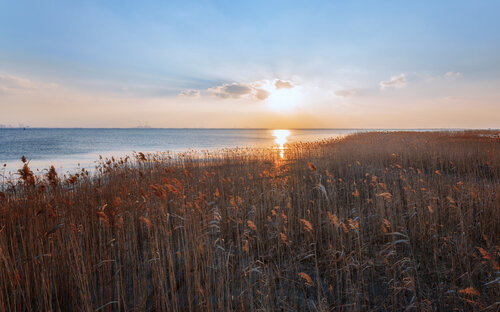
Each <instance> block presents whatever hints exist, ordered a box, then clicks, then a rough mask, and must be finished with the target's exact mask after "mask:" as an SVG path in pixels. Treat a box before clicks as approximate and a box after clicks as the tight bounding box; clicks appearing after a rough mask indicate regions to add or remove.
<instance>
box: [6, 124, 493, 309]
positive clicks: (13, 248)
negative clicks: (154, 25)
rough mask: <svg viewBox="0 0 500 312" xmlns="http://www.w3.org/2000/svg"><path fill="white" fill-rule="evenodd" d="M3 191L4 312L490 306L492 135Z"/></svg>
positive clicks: (151, 158) (267, 155) (151, 167)
mask: <svg viewBox="0 0 500 312" xmlns="http://www.w3.org/2000/svg"><path fill="white" fill-rule="evenodd" d="M28 167H29V164H27V165H26V166H25V167H24V168H23V169H22V170H20V175H19V176H20V178H21V179H20V180H19V181H18V182H11V183H6V184H5V185H4V186H5V188H4V191H3V192H1V193H0V310H1V311H42V310H63V311H225V310H237V311H257V310H258V311H368V310H370V311H403V310H409V311H457V310H458V311H498V310H499V309H500V265H499V262H500V137H499V132H498V131H496V132H494V131H466V132H456V133H455V132H419V133H417V132H388V133H383V132H378V133H361V134H355V135H350V136H347V137H345V138H341V139H336V140H330V141H323V142H316V143H303V144H296V145H290V146H288V148H287V150H285V152H284V158H283V159H282V158H281V157H280V154H279V151H277V150H272V149H268V150H263V149H239V150H221V151H217V152H212V153H208V152H207V153H190V154H184V155H179V157H170V156H167V155H162V154H155V155H143V154H141V153H139V154H136V155H135V156H134V157H132V158H127V159H111V160H106V159H105V160H103V161H102V164H101V166H100V167H99V172H98V173H97V174H96V175H89V174H88V173H86V172H79V173H77V174H75V175H72V176H70V177H65V178H63V177H59V176H58V175H57V173H56V172H55V170H51V171H48V172H47V174H46V175H45V176H44V177H37V176H34V175H33V174H32V172H31V171H30V169H29V168H28Z"/></svg>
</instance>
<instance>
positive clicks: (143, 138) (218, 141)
mask: <svg viewBox="0 0 500 312" xmlns="http://www.w3.org/2000/svg"><path fill="white" fill-rule="evenodd" d="M358 131H366V130H353V129H320V130H318V129H300V130H269V129H140V128H133V129H109V128H106V129H85V128H75V129H60V128H28V129H26V130H24V129H17V128H2V129H0V165H3V164H7V166H6V167H5V173H6V174H7V175H8V173H9V172H11V173H13V172H15V171H16V170H17V169H19V168H20V167H21V166H22V162H21V156H23V155H24V156H25V157H26V158H27V159H28V160H29V161H30V167H31V168H32V169H33V170H35V171H36V170H37V169H38V170H39V171H40V170H42V169H46V168H48V167H49V166H50V165H54V166H55V167H56V169H58V171H60V170H63V171H68V170H74V169H76V168H86V169H92V168H93V167H94V166H95V162H96V161H97V160H98V158H99V155H102V156H103V157H108V156H112V155H113V156H115V157H119V156H124V155H130V154H132V152H133V151H137V152H157V151H172V152H181V151H186V150H190V149H196V150H213V149H218V148H232V147H271V146H281V147H283V144H285V143H287V142H298V141H302V142H305V141H315V140H321V139H325V138H330V137H338V136H342V135H346V134H350V133H355V132H358ZM0 173H1V171H0Z"/></svg>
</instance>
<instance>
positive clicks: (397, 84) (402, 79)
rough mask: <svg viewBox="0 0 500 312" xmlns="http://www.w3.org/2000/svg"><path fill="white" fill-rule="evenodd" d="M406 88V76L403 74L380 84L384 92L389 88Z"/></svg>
mask: <svg viewBox="0 0 500 312" xmlns="http://www.w3.org/2000/svg"><path fill="white" fill-rule="evenodd" d="M405 86H406V76H405V74H401V75H399V76H393V77H391V79H389V80H386V81H381V82H380V89H381V90H384V89H387V88H398V89H399V88H403V87H405Z"/></svg>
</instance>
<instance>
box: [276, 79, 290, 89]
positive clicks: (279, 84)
mask: <svg viewBox="0 0 500 312" xmlns="http://www.w3.org/2000/svg"><path fill="white" fill-rule="evenodd" d="M274 86H275V87H276V89H277V90H279V89H292V88H293V87H294V86H293V84H292V83H291V82H290V81H284V80H280V79H277V80H276V81H275V82H274Z"/></svg>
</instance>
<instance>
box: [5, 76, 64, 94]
mask: <svg viewBox="0 0 500 312" xmlns="http://www.w3.org/2000/svg"><path fill="white" fill-rule="evenodd" d="M55 87H57V84H55V83H41V82H34V81H32V80H30V79H28V78H24V77H20V76H14V75H10V74H0V95H7V94H11V93H12V92H13V91H16V90H17V91H30V90H36V89H43V88H55Z"/></svg>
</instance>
